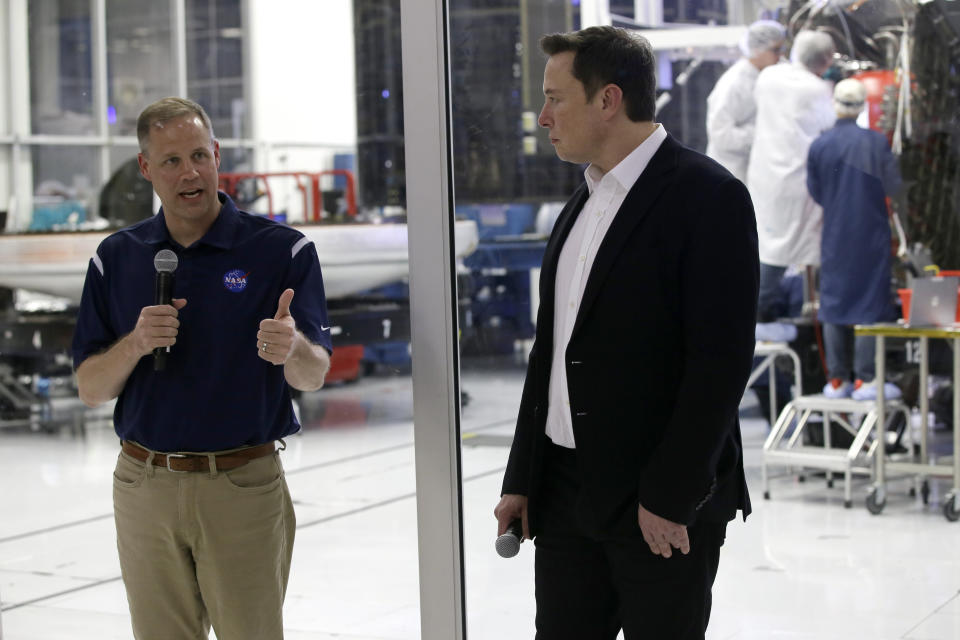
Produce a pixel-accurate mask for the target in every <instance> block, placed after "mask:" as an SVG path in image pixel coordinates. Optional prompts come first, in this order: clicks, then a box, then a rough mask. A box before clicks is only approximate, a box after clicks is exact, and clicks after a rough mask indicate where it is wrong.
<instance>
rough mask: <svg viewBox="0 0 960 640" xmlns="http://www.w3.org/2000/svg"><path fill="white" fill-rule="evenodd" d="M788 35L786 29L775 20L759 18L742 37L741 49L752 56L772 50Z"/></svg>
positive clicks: (746, 54) (749, 56) (744, 53)
mask: <svg viewBox="0 0 960 640" xmlns="http://www.w3.org/2000/svg"><path fill="white" fill-rule="evenodd" d="M785 37H786V29H784V27H783V25H782V24H780V23H779V22H776V21H774V20H757V21H756V22H754V23H753V24H751V25H750V26H749V27H747V32H746V33H745V34H744V36H743V38H741V39H740V51H742V52H743V55H745V56H747V57H748V58H752V57H754V56H755V55H757V54H760V53H763V52H764V51H770V50H771V49H773V48H774V47H776V46H777V45H779V44H781V43H782V42H783V40H784V38H785Z"/></svg>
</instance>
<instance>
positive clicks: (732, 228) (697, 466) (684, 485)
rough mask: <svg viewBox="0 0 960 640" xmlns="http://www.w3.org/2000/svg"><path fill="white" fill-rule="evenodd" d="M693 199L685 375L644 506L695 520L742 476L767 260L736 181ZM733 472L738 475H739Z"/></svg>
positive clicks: (653, 460) (684, 289)
mask: <svg viewBox="0 0 960 640" xmlns="http://www.w3.org/2000/svg"><path fill="white" fill-rule="evenodd" d="M694 180H696V177H693V178H692V179H691V180H683V179H681V181H680V184H681V185H685V186H686V188H688V189H689V190H690V191H691V193H692V194H693V195H691V196H690V197H689V199H688V203H689V204H688V205H687V206H688V208H689V209H690V210H689V211H687V212H685V213H686V215H687V216H688V220H689V222H688V224H687V225H686V228H685V230H684V233H685V235H686V238H685V242H684V247H683V249H682V254H681V260H680V276H679V277H680V287H681V292H680V303H681V307H682V308H681V312H680V321H681V322H682V325H683V326H682V328H681V333H682V343H683V346H682V353H679V354H677V357H679V358H682V361H683V370H682V371H683V372H682V374H681V377H680V382H679V387H678V390H677V394H676V401H675V403H674V408H673V412H672V415H671V417H670V419H669V421H668V423H667V426H666V429H665V430H664V435H663V438H662V440H661V441H660V443H659V444H658V445H657V447H656V448H655V450H654V451H653V455H652V456H651V457H650V460H649V463H648V464H647V465H645V467H644V469H643V471H642V473H641V476H640V480H639V485H638V496H639V499H640V504H642V505H643V506H644V507H645V508H646V509H648V510H649V511H652V512H653V513H655V514H657V515H659V516H661V517H664V518H667V519H668V520H671V521H673V522H680V523H690V522H692V521H693V520H694V519H695V517H696V512H697V510H698V509H699V508H700V507H701V506H702V505H703V504H704V503H705V502H706V501H707V500H708V499H709V498H710V497H711V496H712V495H713V492H714V491H715V490H716V488H717V483H718V481H720V482H723V480H724V479H727V478H730V477H732V476H733V475H735V473H734V471H735V469H734V468H737V469H738V468H739V466H738V465H739V463H740V460H741V455H742V454H741V452H740V450H739V449H740V447H739V444H737V443H738V442H739V439H738V438H737V436H738V435H739V434H738V433H737V432H736V431H737V430H738V429H739V421H738V409H739V403H740V399H741V397H742V396H743V392H744V389H745V386H746V381H747V378H748V377H749V375H750V369H751V366H752V361H753V351H754V347H755V344H756V342H755V338H754V326H755V322H756V306H757V288H758V282H759V260H758V257H757V228H756V220H755V217H754V212H753V205H752V203H751V201H750V196H749V195H748V194H747V190H746V188H745V187H744V186H743V184H742V183H741V182H739V181H738V180H735V179H733V178H732V177H729V178H725V179H722V180H720V181H719V182H718V183H717V184H716V185H714V186H713V187H712V188H710V187H707V188H706V189H703V190H700V192H699V193H696V191H697V189H695V188H694V187H695V185H694V184H691V182H693V181H694ZM731 467H734V468H731Z"/></svg>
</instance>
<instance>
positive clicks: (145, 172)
mask: <svg viewBox="0 0 960 640" xmlns="http://www.w3.org/2000/svg"><path fill="white" fill-rule="evenodd" d="M137 164H138V165H140V175H142V176H143V177H144V179H145V180H146V181H147V182H152V180H150V161H149V160H147V158H146V157H145V156H144V155H143V153H138V154H137Z"/></svg>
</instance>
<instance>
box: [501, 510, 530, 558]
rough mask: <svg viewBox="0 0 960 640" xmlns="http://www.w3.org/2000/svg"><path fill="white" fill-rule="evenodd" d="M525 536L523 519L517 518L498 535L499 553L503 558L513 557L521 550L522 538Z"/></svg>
mask: <svg viewBox="0 0 960 640" xmlns="http://www.w3.org/2000/svg"><path fill="white" fill-rule="evenodd" d="M521 538H523V521H522V520H520V519H519V518H517V519H516V520H514V521H513V522H511V523H510V524H509V525H507V530H506V531H505V532H504V533H503V535H502V536H497V543H496V548H497V554H498V555H499V556H500V557H501V558H512V557H513V556H515V555H517V554H518V553H519V552H520V539H521Z"/></svg>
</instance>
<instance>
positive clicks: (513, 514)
mask: <svg viewBox="0 0 960 640" xmlns="http://www.w3.org/2000/svg"><path fill="white" fill-rule="evenodd" d="M493 515H494V517H495V518H496V519H497V522H499V523H500V525H499V526H498V527H497V530H498V531H499V532H500V535H499V536H497V541H496V544H495V545H494V547H495V548H496V550H497V554H498V555H499V556H500V557H502V558H512V557H513V556H515V555H517V553H519V551H520V543H521V542H523V539H524V538H529V537H530V535H529V531H527V530H526V527H525V526H524V525H525V523H526V520H527V496H522V495H518V494H511V493H505V494H503V497H501V498H500V503H499V504H497V507H496V508H495V509H494V510H493Z"/></svg>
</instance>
